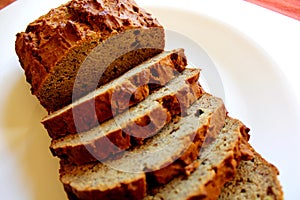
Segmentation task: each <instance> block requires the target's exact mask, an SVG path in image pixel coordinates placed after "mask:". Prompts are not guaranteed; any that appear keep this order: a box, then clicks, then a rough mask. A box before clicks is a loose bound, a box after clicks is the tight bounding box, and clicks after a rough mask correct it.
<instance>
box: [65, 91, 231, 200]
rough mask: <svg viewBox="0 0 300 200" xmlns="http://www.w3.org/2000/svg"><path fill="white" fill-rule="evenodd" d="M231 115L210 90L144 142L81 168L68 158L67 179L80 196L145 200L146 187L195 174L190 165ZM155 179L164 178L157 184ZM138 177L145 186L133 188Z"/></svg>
mask: <svg viewBox="0 0 300 200" xmlns="http://www.w3.org/2000/svg"><path fill="white" fill-rule="evenodd" d="M225 115H226V110H225V108H224V105H223V102H222V101H221V100H220V99H218V98H216V97H212V96H210V95H208V94H204V95H203V96H202V97H201V98H200V99H199V100H197V101H196V102H195V103H194V104H193V105H192V106H191V107H190V108H188V109H187V111H186V115H184V116H182V117H180V116H177V117H175V118H174V119H173V120H172V121H171V122H170V123H169V124H167V125H166V126H165V127H164V128H163V129H162V130H161V131H160V132H159V133H158V134H157V135H155V136H153V137H151V138H149V139H148V140H147V142H145V144H143V145H142V146H138V147H136V148H133V149H130V150H128V151H127V152H125V154H122V155H120V156H119V157H114V158H111V159H110V160H107V161H105V162H103V163H90V164H85V165H80V166H75V165H70V164H66V163H63V162H62V163H61V164H62V166H61V167H62V168H61V181H62V183H63V185H64V188H65V190H66V192H67V193H68V194H69V196H72V197H74V199H85V200H88V199H130V198H132V199H141V198H142V197H141V194H143V195H145V192H146V187H145V186H146V185H147V187H148V185H149V184H150V185H151V184H157V183H167V182H168V181H170V180H171V179H172V178H174V177H176V176H178V175H179V174H182V173H183V174H184V175H185V174H187V173H190V172H191V170H193V169H192V168H191V166H189V164H190V163H192V162H193V161H194V160H195V159H197V155H198V154H199V149H200V146H201V144H202V142H203V141H204V140H205V138H206V134H209V135H214V136H216V135H217V133H219V132H220V130H221V129H222V127H223V125H224V123H225ZM209 142H210V143H211V142H212V140H210V139H209ZM187 166H189V167H190V168H187ZM166 168H167V169H168V173H165V172H166V171H164V169H166ZM161 170H163V171H161ZM142 174H146V176H143V175H142ZM150 177H152V178H150ZM153 177H156V178H158V179H156V181H155V183H154V182H153ZM136 179H138V180H139V181H138V182H139V183H140V185H138V186H137V185H135V187H129V186H128V185H133V184H135V183H136V182H137V181H136ZM120 180H121V181H120ZM137 187H139V188H137ZM124 190H127V192H126V194H127V195H124V196H122V192H121V193H120V192H119V191H124ZM113 191H114V192H113ZM107 194H113V195H112V196H109V195H107ZM134 194H138V195H137V196H134ZM128 197H130V198H128Z"/></svg>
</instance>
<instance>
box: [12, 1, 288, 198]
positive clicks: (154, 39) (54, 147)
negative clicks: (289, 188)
mask: <svg viewBox="0 0 300 200" xmlns="http://www.w3.org/2000/svg"><path fill="white" fill-rule="evenodd" d="M153 29H154V30H153ZM124 32H125V33H126V34H124ZM119 35H122V36H121V38H120V37H118V36H119ZM120 43H122V44H121V45H120ZM164 43H165V42H164V33H163V29H162V26H161V25H160V24H159V23H158V22H157V20H156V19H155V18H153V17H152V15H151V14H149V13H147V12H146V11H145V10H143V9H142V8H140V7H138V5H136V3H135V2H134V1H132V0H118V1H115V0H72V1H70V2H68V3H66V4H64V5H62V6H60V7H58V8H56V9H53V10H51V11H50V12H49V13H48V14H46V15H44V16H42V17H40V18H39V19H38V20H36V21H35V22H33V23H31V24H30V25H29V26H28V28H27V29H26V31H25V32H23V33H19V34H18V35H17V41H16V52H17V54H18V56H19V59H20V63H21V65H22V67H23V68H24V70H25V74H26V78H27V80H28V82H29V83H31V84H32V92H33V94H35V95H36V96H37V97H38V99H39V100H40V101H41V104H42V105H43V106H44V107H45V108H46V109H47V110H48V111H49V115H48V116H47V117H45V118H44V119H43V120H42V123H43V125H44V127H45V129H46V130H47V132H48V134H49V136H50V137H51V139H52V142H51V145H50V150H51V152H52V154H53V155H54V156H57V157H58V158H60V166H61V168H60V171H59V172H60V181H61V183H62V185H63V187H64V189H65V191H66V194H67V195H68V198H69V199H72V200H78V199H80V200H92V199H118V200H119V199H128V200H129V199H130V200H131V199H137V200H138V199H157V200H162V199H170V200H177V199H178V200H185V199H283V193H282V189H281V186H280V183H279V181H278V179H277V175H278V170H277V169H276V168H275V167H274V166H273V165H271V164H270V163H268V162H267V161H266V160H264V159H263V158H262V157H261V156H260V155H259V154H258V153H257V152H255V150H254V149H253V148H252V147H251V146H250V144H249V143H248V140H249V134H248V132H249V129H248V128H247V127H246V126H245V125H244V124H243V123H242V122H241V121H239V120H238V119H234V118H232V117H230V116H228V112H227V110H226V108H225V105H224V103H223V101H222V99H220V98H218V97H215V96H212V95H211V94H208V93H207V92H205V91H204V89H203V88H202V87H201V85H200V84H199V76H200V69H196V68H191V67H187V58H186V56H185V54H184V50H183V49H174V50H170V51H166V50H163V48H164ZM53 48H54V49H57V52H59V53H57V52H56V53H54V54H53V55H52V56H51V55H50V50H51V49H53ZM105 49H108V50H107V52H106V51H105ZM117 49H120V51H119V53H120V52H123V51H126V53H124V54H123V53H122V54H123V55H121V56H120V55H118V54H117V53H115V52H114V50H117ZM124 49H125V50H124ZM95 50H96V51H95ZM47 52H48V53H47ZM95 52H96V53H95ZM90 55H92V56H91V57H92V58H91V57H89V56H90ZM95 55H97V56H98V57H96V58H95ZM99 55H100V56H99ZM117 55H118V56H117ZM116 56H117V57H118V58H116V59H115V60H113V61H111V60H110V59H111V57H113V58H114V57H116ZM47 59H49V60H47ZM93 60H96V62H95V63H93V62H92V61H93ZM107 60H110V61H109V63H110V64H107V62H108V61H107ZM84 63H85V64H84ZM86 63H88V64H86ZM103 63H105V64H103ZM82 65H84V70H83V71H81V70H82V69H80V68H81V67H82ZM105 67H106V68H105ZM98 68H99V69H98ZM100 68H101V69H100ZM103 68H105V69H104V70H103ZM100 71H101V73H102V74H103V76H101V78H100V81H98V82H97V84H96V85H95V83H94V82H95V81H94V79H95V77H97V76H96V75H95V76H94V74H98V73H99V72H100ZM82 73H83V75H82ZM76 76H80V78H79V80H80V81H79V85H76V84H77V77H76ZM90 76H91V80H89V77H90ZM75 85H76V89H77V90H78V86H79V88H80V89H79V93H77V94H76V95H72V92H74V91H75V90H74V87H75ZM77 90H76V91H77Z"/></svg>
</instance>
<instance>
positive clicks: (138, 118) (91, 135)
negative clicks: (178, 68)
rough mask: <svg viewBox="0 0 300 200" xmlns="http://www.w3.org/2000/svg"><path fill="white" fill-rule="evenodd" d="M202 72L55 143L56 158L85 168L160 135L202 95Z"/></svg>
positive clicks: (187, 74)
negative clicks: (87, 164) (200, 79)
mask: <svg viewBox="0 0 300 200" xmlns="http://www.w3.org/2000/svg"><path fill="white" fill-rule="evenodd" d="M199 72H200V70H198V69H185V70H184V71H183V73H182V74H181V75H180V76H177V77H176V78H175V79H173V80H171V81H170V82H169V83H168V84H167V85H166V86H165V87H163V88H161V89H160V90H158V91H156V92H154V93H153V94H151V95H150V96H148V98H146V99H145V100H144V101H142V102H140V103H139V104H138V105H136V106H134V107H132V108H130V109H129V110H127V111H125V112H124V113H121V114H119V115H117V116H115V117H114V118H112V119H111V120H109V121H106V122H104V123H102V124H100V125H99V126H98V127H95V128H93V129H91V130H89V131H86V132H82V133H79V134H70V135H67V136H65V137H62V138H60V139H57V140H53V141H52V143H51V147H50V148H51V151H52V153H53V155H56V156H58V157H60V158H64V159H67V160H69V161H70V162H74V163H76V164H83V163H87V162H91V161H95V160H103V159H105V158H107V157H108V156H110V155H112V154H115V153H118V152H121V151H124V150H125V149H128V148H130V147H131V146H132V145H133V144H134V143H141V142H142V141H143V140H144V139H146V138H148V137H150V136H151V135H153V134H155V133H157V131H159V130H160V129H161V128H162V127H163V126H164V125H166V124H167V123H168V122H169V121H170V120H171V116H174V115H176V114H180V113H182V112H184V111H185V110H186V108H187V107H189V106H190V105H191V104H192V103H193V102H194V101H195V100H197V98H198V97H199V96H200V95H201V94H202V88H201V87H200V86H199V84H198V78H199Z"/></svg>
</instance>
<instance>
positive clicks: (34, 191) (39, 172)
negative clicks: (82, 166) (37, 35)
mask: <svg viewBox="0 0 300 200" xmlns="http://www.w3.org/2000/svg"><path fill="white" fill-rule="evenodd" d="M10 91H11V93H10V94H8V96H7V99H6V102H5V109H4V113H2V114H3V115H4V122H3V123H4V127H3V128H4V130H5V134H3V136H4V139H5V142H4V143H5V144H6V146H7V148H8V150H9V151H10V152H12V153H13V155H14V157H15V159H16V162H15V163H16V165H18V166H17V169H18V170H19V171H20V172H19V173H18V174H21V175H22V177H20V179H21V180H20V181H21V182H22V183H24V187H25V188H26V189H27V188H28V190H29V194H30V199H33V200H40V199H43V200H53V199H66V196H65V194H64V192H63V188H62V185H61V184H60V182H59V175H58V168H59V164H58V159H56V158H53V157H52V155H51V153H50V150H49V145H50V139H49V137H48V134H47V132H46V130H45V129H44V127H43V126H42V124H41V123H40V121H41V119H42V118H43V117H44V116H45V115H46V111H45V110H44V109H43V108H42V107H41V106H40V104H39V102H38V100H37V99H36V97H34V96H33V95H31V93H30V86H29V84H28V83H26V81H25V78H24V76H22V77H20V78H19V79H17V81H15V85H14V87H13V88H12V90H10ZM16 192H17V190H16ZM20 199H22V197H21V198H20Z"/></svg>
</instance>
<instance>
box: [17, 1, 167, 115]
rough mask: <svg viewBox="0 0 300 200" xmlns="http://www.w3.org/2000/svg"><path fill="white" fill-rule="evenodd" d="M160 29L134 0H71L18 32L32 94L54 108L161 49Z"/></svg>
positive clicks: (161, 29) (162, 44) (90, 89)
mask: <svg viewBox="0 0 300 200" xmlns="http://www.w3.org/2000/svg"><path fill="white" fill-rule="evenodd" d="M164 44H165V40H164V30H163V28H162V26H161V25H160V24H159V23H158V21H157V20H156V19H155V18H154V17H153V16H152V15H151V14H149V13H148V12H146V11H145V10H144V9H142V8H140V7H139V6H138V5H137V4H136V3H135V2H134V0H72V1H70V2H68V3H66V4H64V5H61V6H59V7H58V8H55V9H52V10H51V11H50V12H48V13H47V14H45V15H43V16H41V17H40V18H38V19H37V20H35V21H34V22H32V23H30V24H29V25H28V26H27V28H26V30H25V31H24V32H21V33H18V34H17V39H16V43H15V49H16V53H17V55H18V57H19V61H20V63H21V65H22V67H23V69H24V70H25V75H26V79H27V81H28V82H29V83H30V84H31V91H32V93H33V94H34V95H36V96H37V98H38V99H39V100H40V103H41V104H42V105H43V106H44V107H45V108H46V110H48V111H49V112H52V111H55V110H58V109H60V108H62V107H63V106H66V105H68V104H70V103H71V102H72V100H75V99H78V98H79V97H82V96H83V95H85V94H87V93H88V92H90V91H93V90H94V89H95V88H96V87H98V86H100V85H103V84H105V83H107V82H109V81H110V80H112V79H114V78H116V77H118V76H120V75H121V74H123V73H124V72H126V71H128V70H129V69H130V68H133V67H135V66H136V65H138V64H140V63H141V62H143V61H145V60H147V59H149V58H151V57H152V56H154V55H156V54H158V53H160V52H161V51H162V50H163V49H164Z"/></svg>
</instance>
